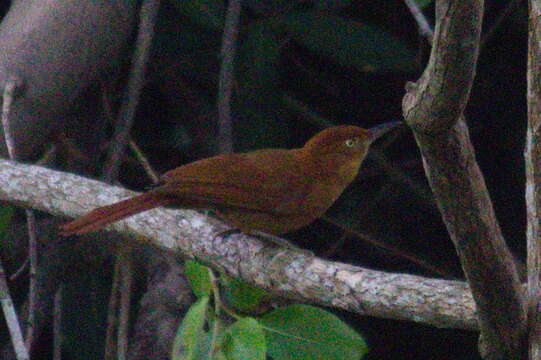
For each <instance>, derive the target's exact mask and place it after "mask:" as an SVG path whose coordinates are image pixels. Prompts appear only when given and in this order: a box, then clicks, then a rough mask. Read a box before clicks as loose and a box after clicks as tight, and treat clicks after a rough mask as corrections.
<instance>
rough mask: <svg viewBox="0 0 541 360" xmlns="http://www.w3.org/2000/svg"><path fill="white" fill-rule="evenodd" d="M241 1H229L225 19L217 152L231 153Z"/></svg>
mask: <svg viewBox="0 0 541 360" xmlns="http://www.w3.org/2000/svg"><path fill="white" fill-rule="evenodd" d="M240 11H241V0H230V1H229V6H228V8H227V14H226V17H225V25H224V33H223V37H222V50H221V53H220V54H221V57H222V66H221V67H220V78H219V80H218V126H219V129H218V152H219V153H220V154H225V153H231V152H233V124H232V119H231V94H232V93H233V74H234V68H235V53H236V48H237V35H238V32H239V20H240Z"/></svg>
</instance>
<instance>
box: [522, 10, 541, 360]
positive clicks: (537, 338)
mask: <svg viewBox="0 0 541 360" xmlns="http://www.w3.org/2000/svg"><path fill="white" fill-rule="evenodd" d="M529 19H530V26H529V34H528V132H527V135H526V151H525V154H524V157H525V160H526V207H527V219H528V230H527V240H528V295H529V304H528V305H529V306H528V321H529V323H530V324H531V327H530V334H529V353H530V359H539V358H540V357H541V313H540V312H539V306H540V304H541V288H540V286H539V280H540V277H541V242H540V239H541V227H540V224H539V221H540V217H541V182H540V181H539V179H541V133H540V127H541V84H540V83H539V81H540V80H541V69H540V68H539V63H540V61H541V47H540V45H539V41H541V23H540V19H541V5H540V4H539V2H537V1H530V17H529Z"/></svg>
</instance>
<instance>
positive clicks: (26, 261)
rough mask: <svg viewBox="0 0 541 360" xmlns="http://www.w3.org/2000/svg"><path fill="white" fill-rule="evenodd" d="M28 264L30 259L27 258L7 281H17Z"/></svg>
mask: <svg viewBox="0 0 541 360" xmlns="http://www.w3.org/2000/svg"><path fill="white" fill-rule="evenodd" d="M29 264H30V257H27V258H26V259H25V260H24V262H23V264H22V265H21V266H20V267H19V269H17V271H15V272H14V273H13V274H11V276H10V277H9V281H13V280H15V279H17V278H18V277H19V276H21V275H22V273H23V272H24V271H25V270H26V268H27V267H28V265H29Z"/></svg>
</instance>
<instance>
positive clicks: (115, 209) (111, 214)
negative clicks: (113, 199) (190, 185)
mask: <svg viewBox="0 0 541 360" xmlns="http://www.w3.org/2000/svg"><path fill="white" fill-rule="evenodd" d="M170 203H171V198H168V197H165V196H163V195H160V194H156V193H152V192H150V193H146V194H142V195H139V196H135V197H133V198H130V199H127V200H123V201H120V202H117V203H114V204H112V205H107V206H103V207H100V208H97V209H95V210H92V211H91V212H89V213H88V214H86V215H83V216H81V217H79V218H77V219H75V220H73V221H71V222H69V223H66V224H64V225H61V227H60V235H64V236H67V235H82V234H86V233H89V232H91V231H95V230H99V229H101V228H103V227H105V226H106V225H108V224H111V223H113V222H115V221H118V220H120V219H124V218H126V217H128V216H131V215H135V214H137V213H140V212H143V211H146V210H150V209H153V208H156V207H159V206H164V205H167V204H170Z"/></svg>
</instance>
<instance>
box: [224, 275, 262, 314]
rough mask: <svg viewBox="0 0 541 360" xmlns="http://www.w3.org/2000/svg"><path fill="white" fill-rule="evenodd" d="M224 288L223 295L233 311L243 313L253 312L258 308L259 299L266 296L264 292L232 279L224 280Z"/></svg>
mask: <svg viewBox="0 0 541 360" xmlns="http://www.w3.org/2000/svg"><path fill="white" fill-rule="evenodd" d="M224 279H225V278H224ZM224 288H225V290H226V291H225V295H226V296H227V299H228V300H229V302H230V303H231V305H233V307H235V309H237V310H239V311H241V312H245V313H246V312H253V311H254V310H255V309H256V308H257V307H258V306H259V303H260V302H261V299H262V298H263V297H265V296H267V295H268V294H267V292H266V291H265V290H261V289H259V288H256V287H254V286H251V285H248V284H247V283H245V282H244V281H239V280H236V279H233V278H227V279H225V280H224Z"/></svg>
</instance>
